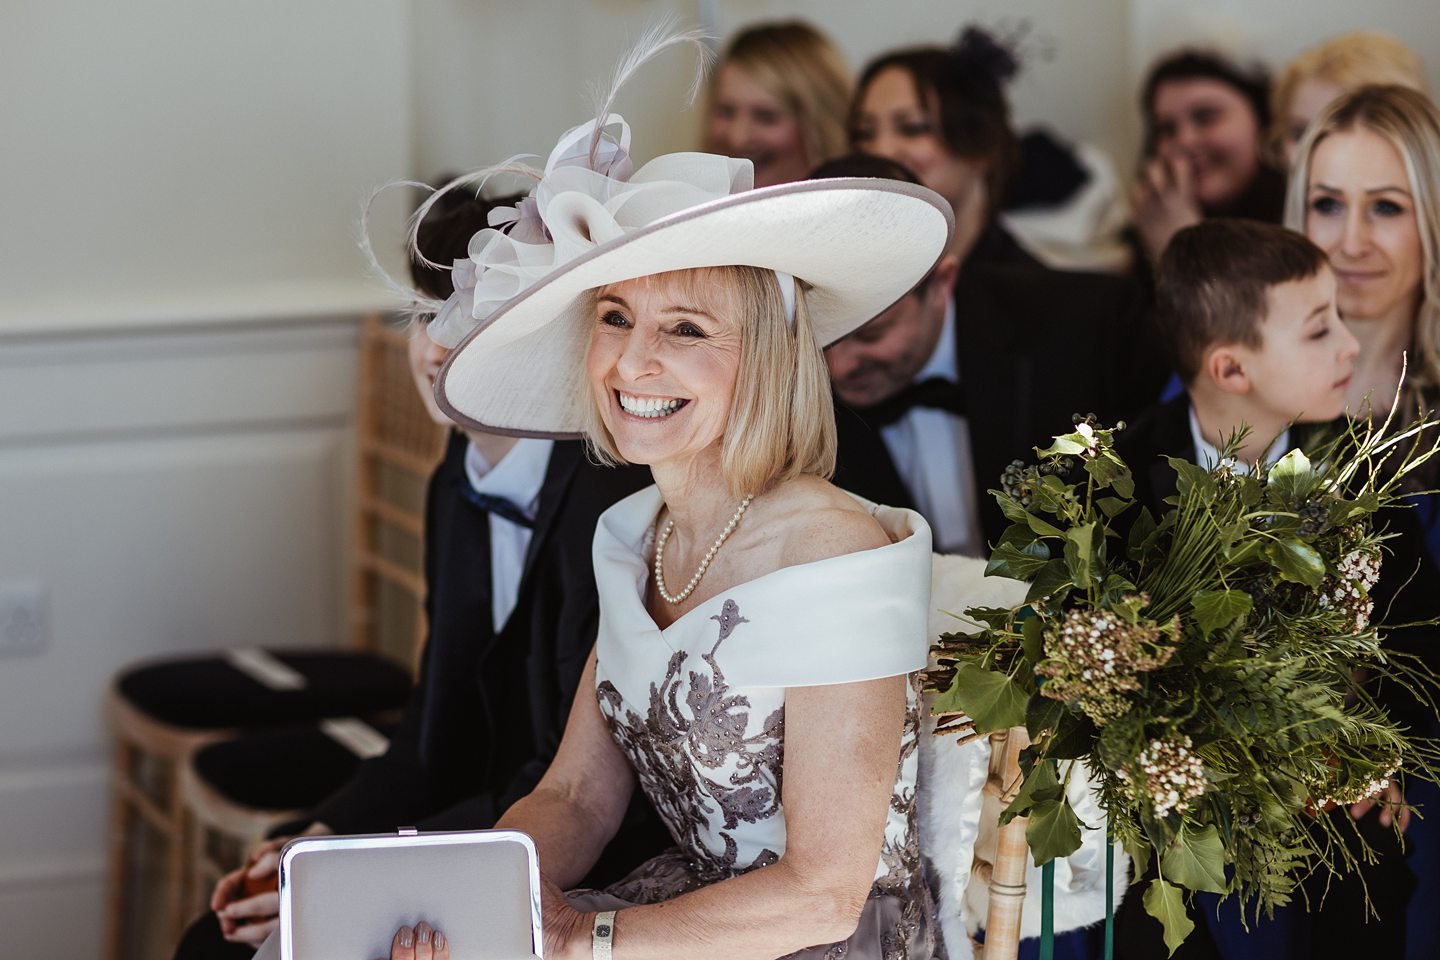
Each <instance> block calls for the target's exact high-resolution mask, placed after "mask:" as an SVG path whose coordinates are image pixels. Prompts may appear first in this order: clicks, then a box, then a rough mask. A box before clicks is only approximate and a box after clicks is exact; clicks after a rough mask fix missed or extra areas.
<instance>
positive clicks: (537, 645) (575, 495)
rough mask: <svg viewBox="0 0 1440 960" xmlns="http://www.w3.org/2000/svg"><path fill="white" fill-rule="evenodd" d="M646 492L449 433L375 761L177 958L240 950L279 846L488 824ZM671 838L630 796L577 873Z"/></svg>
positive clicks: (415, 366)
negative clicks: (602, 523)
mask: <svg viewBox="0 0 1440 960" xmlns="http://www.w3.org/2000/svg"><path fill="white" fill-rule="evenodd" d="M505 202H506V201H504V200H500V201H483V200H479V199H476V198H474V197H473V196H469V195H467V194H466V193H465V192H464V191H456V192H455V193H454V194H453V195H451V196H450V198H449V199H448V201H447V202H446V203H443V204H441V205H440V206H439V207H437V209H436V210H434V211H432V212H431V214H430V215H429V216H427V217H426V220H425V221H424V223H422V225H421V227H420V230H419V235H418V238H417V242H418V246H419V248H420V250H421V252H422V253H423V254H424V256H425V257H426V259H428V260H430V261H433V262H436V263H446V264H448V263H450V262H452V261H453V260H455V259H457V258H463V257H465V256H467V255H468V253H467V247H468V244H469V241H470V237H471V236H472V235H473V234H474V233H475V232H476V231H478V230H481V229H483V228H484V227H485V226H486V224H487V214H488V213H489V210H490V209H491V208H492V207H494V206H496V205H497V204H499V205H503V204H504V203H505ZM411 272H412V275H413V278H414V281H415V283H416V286H417V287H418V288H419V289H420V290H421V291H422V292H423V293H425V294H426V295H428V296H431V297H434V298H435V299H438V300H443V299H445V298H446V297H447V296H449V295H450V293H451V285H450V271H449V270H448V269H445V270H436V269H433V268H430V267H429V266H428V265H425V264H423V263H420V262H417V261H412V263H411ZM428 320H429V318H428V317H417V318H416V320H415V325H414V326H413V327H412V329H411V333H410V338H411V339H410V366H411V372H412V374H413V375H414V377H415V382H416V387H417V388H418V390H419V392H420V395H421V397H422V399H424V400H425V401H426V406H427V408H428V409H429V410H430V412H431V415H432V417H434V418H435V419H436V420H437V421H440V422H443V423H449V421H448V420H447V419H445V417H444V415H443V414H442V413H441V412H440V411H439V409H438V407H436V406H435V404H434V399H433V391H434V380H435V375H436V374H437V373H438V372H439V369H440V366H441V365H442V364H443V363H444V361H445V359H446V357H447V356H448V354H449V351H448V350H446V349H444V348H443V347H440V346H438V345H436V344H435V343H434V342H433V341H432V340H430V338H429V337H428V336H427V334H426V332H425V327H426V324H427V322H428ZM649 483H650V471H649V470H647V469H644V468H640V467H633V466H625V467H618V468H610V467H600V466H597V465H596V464H594V463H593V462H592V461H591V460H590V459H589V458H588V457H587V456H586V452H585V450H584V448H583V442H582V441H579V440H541V439H532V438H526V439H516V438H513V437H503V436H498V435H492V434H485V433H479V432H474V431H469V432H461V431H459V430H455V431H452V432H451V435H450V439H449V442H448V444H447V448H446V452H445V457H444V459H443V461H442V462H441V463H440V465H439V466H438V467H437V468H436V470H435V473H434V474H433V475H432V477H431V479H430V484H429V488H428V490H427V494H426V504H425V536H424V545H425V580H426V588H427V590H426V594H427V595H426V602H425V607H426V615H427V616H426V620H427V623H428V624H429V637H428V638H427V642H426V645H425V650H424V653H423V656H422V658H421V668H420V677H419V681H418V684H417V686H416V689H415V692H414V694H413V695H412V696H411V699H410V703H409V704H408V705H407V707H406V709H405V713H404V716H403V718H402V719H401V722H400V725H399V728H398V729H397V730H395V731H394V732H393V733H392V735H391V737H390V744H389V748H388V750H386V752H385V753H383V754H381V755H380V756H377V757H374V758H372V759H370V760H366V761H364V762H363V763H361V764H359V766H358V768H357V769H356V770H355V773H354V775H353V776H352V778H351V779H350V781H349V782H348V783H346V784H345V785H344V786H343V787H340V789H338V790H336V791H334V792H332V793H331V794H330V795H329V796H328V797H326V798H325V799H323V800H321V801H320V802H319V803H318V805H317V806H315V807H314V808H313V809H311V810H310V811H309V813H308V815H307V817H306V819H304V820H302V821H300V822H298V823H293V824H287V825H285V826H284V827H282V828H281V829H280V830H279V831H278V832H279V833H280V834H282V835H280V836H277V837H275V838H274V839H272V840H270V841H268V842H267V843H266V844H264V845H263V846H262V847H260V848H259V849H258V850H257V851H256V852H255V853H254V854H252V857H251V860H250V862H249V863H247V864H246V865H245V866H244V867H241V868H240V869H238V870H235V871H233V872H231V873H229V874H227V875H226V876H225V877H223V878H222V879H221V880H220V881H219V883H218V884H217V885H216V887H215V890H214V892H213V893H212V895H211V908H212V910H213V911H214V912H212V913H207V914H205V915H204V916H203V917H201V918H200V919H199V920H198V921H196V922H195V923H194V924H193V925H192V926H191V928H190V929H189V931H187V933H186V935H185V937H184V939H183V940H182V941H181V943H180V946H179V948H178V950H177V953H176V960H246V958H248V957H250V956H252V955H253V954H254V952H255V949H256V947H258V946H259V944H260V943H261V942H262V941H263V940H264V939H265V937H266V936H268V935H269V933H270V932H271V931H272V930H274V929H275V925H276V923H277V922H278V918H277V916H276V914H277V912H278V895H277V878H276V875H275V873H274V870H275V866H276V863H277V862H278V852H279V849H280V848H281V847H282V846H283V845H284V843H285V842H286V841H288V840H289V839H290V838H291V837H292V836H294V835H297V834H298V835H308V836H314V835H326V834H358V833H384V832H391V831H394V830H395V829H397V828H398V827H401V826H417V827H419V828H421V829H429V830H471V829H483V828H488V827H491V826H493V825H494V823H495V821H496V819H497V818H498V817H499V816H500V814H502V813H504V812H505V810H506V809H507V808H508V807H509V806H510V804H511V803H513V802H514V801H515V800H516V799H518V798H519V797H522V796H524V795H525V794H526V793H528V792H529V791H530V790H531V789H532V788H533V787H534V785H535V784H536V783H537V782H539V779H540V777H541V775H542V774H543V773H544V772H545V768H546V767H547V766H548V764H549V762H550V760H551V758H553V756H554V752H555V748H556V747H557V746H558V744H559V741H560V735H561V733H562V732H563V730H564V727H565V721H566V718H567V717H568V715H569V712H570V704H571V702H572V700H573V699H574V697H575V692H576V688H577V686H578V685H579V680H580V674H581V672H582V671H583V669H584V666H585V661H586V658H587V657H588V656H589V653H590V649H591V647H592V646H593V645H594V642H595V635H596V629H597V624H598V617H599V609H598V603H597V598H596V593H595V575H594V570H593V568H592V566H591V540H592V538H593V536H594V532H595V525H596V521H597V519H598V517H599V515H600V514H601V513H602V512H603V511H604V510H605V509H606V508H608V507H609V506H611V505H612V504H614V503H615V502H616V501H618V500H620V499H622V498H624V497H625V496H627V495H629V494H631V493H633V492H635V491H636V490H639V489H640V488H642V487H644V486H646V485H648V484H649ZM304 736H305V735H300V737H301V738H303V737H304ZM308 739H309V741H312V742H313V741H314V740H316V739H323V735H322V734H319V733H315V734H313V735H311V736H309V738H308ZM274 749H290V750H294V749H300V750H305V749H311V747H307V746H306V744H305V741H304V740H303V739H296V740H293V741H292V742H290V743H288V744H280V743H279V741H276V740H270V739H266V740H257V741H256V750H257V752H260V753H263V752H264V751H269V750H274ZM265 760H266V757H264V756H263V755H261V756H257V757H256V758H255V762H254V763H253V764H252V765H251V766H253V767H254V768H255V769H249V770H246V771H237V772H235V775H236V776H241V777H244V776H263V775H265V774H264V770H265ZM637 796H638V793H637ZM669 842H670V841H669V837H668V835H667V834H666V833H665V830H664V827H663V826H661V825H660V823H659V821H658V819H657V818H656V817H655V815H654V814H653V812H651V811H650V810H649V807H648V803H647V802H646V801H644V800H643V798H642V799H640V800H639V801H638V802H636V803H634V804H632V809H631V814H630V815H629V816H628V817H627V819H626V824H625V826H624V827H622V829H621V832H620V834H619V835H618V836H617V837H616V838H615V840H613V841H612V842H611V844H610V846H609V847H608V848H607V849H606V852H605V855H604V856H603V857H602V859H601V861H600V863H599V864H597V865H596V868H595V873H594V874H592V876H593V877H594V879H596V880H597V881H604V882H608V881H610V880H613V879H616V878H618V877H619V876H622V875H623V874H624V873H625V872H627V871H628V870H629V869H630V868H631V867H633V866H634V865H635V864H637V863H639V862H641V861H642V860H644V859H646V858H647V857H649V856H650V855H652V854H654V853H657V852H659V851H660V850H661V849H662V848H663V847H665V846H667V845H668V844H669Z"/></svg>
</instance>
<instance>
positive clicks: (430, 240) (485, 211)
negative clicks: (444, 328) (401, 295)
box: [410, 187, 520, 300]
mask: <svg viewBox="0 0 1440 960" xmlns="http://www.w3.org/2000/svg"><path fill="white" fill-rule="evenodd" d="M519 199H520V197H519V196H518V195H517V196H505V197H496V198H493V199H489V198H483V197H477V196H476V195H475V193H474V188H466V187H460V188H458V189H455V190H451V191H450V192H449V193H447V194H445V196H443V197H441V198H440V202H439V203H437V204H435V206H434V207H432V208H431V209H430V212H429V213H428V214H427V215H426V217H425V219H424V220H422V221H421V222H420V226H419V228H418V229H417V230H416V231H415V245H416V246H417V247H419V248H420V254H421V256H423V257H425V259H426V260H429V261H430V262H431V263H439V264H443V267H441V268H436V267H432V266H430V264H429V263H423V262H421V261H420V260H418V259H416V258H415V257H413V256H412V257H411V258H410V280H411V282H412V283H414V284H415V289H417V290H419V291H420V292H421V293H423V294H425V295H426V296H427V297H434V298H435V299H436V300H444V299H447V298H448V297H449V296H450V294H452V293H454V292H455V286H454V284H452V283H451V282H450V265H451V264H452V263H454V262H455V261H456V260H461V259H464V258H465V257H467V256H469V252H470V238H471V237H473V236H474V235H475V234H477V233H479V232H480V231H481V230H484V229H485V228H486V227H488V226H489V225H490V223H489V217H490V211H491V210H494V209H496V208H498V207H513V206H514V205H515V204H516V202H517V201H519Z"/></svg>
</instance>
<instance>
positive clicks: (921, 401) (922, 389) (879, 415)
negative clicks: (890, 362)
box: [855, 377, 965, 427]
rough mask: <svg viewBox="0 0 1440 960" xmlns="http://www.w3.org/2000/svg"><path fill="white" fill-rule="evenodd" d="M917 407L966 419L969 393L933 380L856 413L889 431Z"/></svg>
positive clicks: (957, 385) (946, 381)
mask: <svg viewBox="0 0 1440 960" xmlns="http://www.w3.org/2000/svg"><path fill="white" fill-rule="evenodd" d="M916 407H929V408H930V409H932V410H945V411H947V412H949V413H953V414H955V415H956V416H957V417H961V416H964V415H965V393H964V391H962V390H961V389H960V384H958V383H956V382H955V381H953V380H946V379H945V378H943V377H931V378H930V379H929V380H922V381H920V382H919V383H912V384H910V386H908V387H906V388H905V389H904V390H901V391H900V392H899V393H897V394H895V396H893V397H891V398H890V399H889V400H882V401H881V402H879V403H877V404H876V405H875V406H873V407H866V408H865V409H864V410H857V411H855V412H856V413H858V414H860V418H861V419H862V420H864V421H865V422H866V423H868V424H870V426H872V427H888V426H889V425H890V424H892V423H894V422H895V421H897V420H899V419H900V418H901V417H903V416H905V414H907V413H909V412H910V411H911V410H913V409H915V408H916Z"/></svg>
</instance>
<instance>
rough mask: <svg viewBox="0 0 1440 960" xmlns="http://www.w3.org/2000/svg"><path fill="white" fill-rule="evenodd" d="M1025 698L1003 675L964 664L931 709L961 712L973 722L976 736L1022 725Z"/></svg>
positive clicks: (974, 665) (937, 711) (970, 664)
mask: <svg viewBox="0 0 1440 960" xmlns="http://www.w3.org/2000/svg"><path fill="white" fill-rule="evenodd" d="M1027 699H1029V698H1028V697H1027V696H1026V694H1025V691H1024V690H1023V689H1022V688H1021V687H1020V685H1019V684H1018V683H1016V682H1015V681H1014V680H1011V679H1010V678H1009V677H1007V676H1005V674H1003V673H997V672H995V671H994V670H986V669H985V668H984V667H981V666H979V665H977V664H974V663H968V662H967V663H962V664H960V665H959V666H958V667H956V668H955V679H954V680H953V681H952V682H951V684H950V689H948V690H946V691H945V692H944V693H942V694H940V695H939V696H937V697H936V698H935V704H934V706H933V707H932V708H931V709H932V711H933V712H935V713H937V714H941V713H963V714H965V715H966V716H968V717H969V718H970V719H971V720H974V721H975V732H976V733H993V732H994V731H996V730H1008V729H1009V728H1010V727H1016V726H1019V725H1020V724H1022V723H1024V722H1025V701H1026V700H1027Z"/></svg>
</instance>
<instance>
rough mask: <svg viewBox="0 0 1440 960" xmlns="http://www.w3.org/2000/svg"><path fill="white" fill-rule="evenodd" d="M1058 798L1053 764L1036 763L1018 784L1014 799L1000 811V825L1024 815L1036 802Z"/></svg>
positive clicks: (1058, 786)
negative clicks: (1018, 787)
mask: <svg viewBox="0 0 1440 960" xmlns="http://www.w3.org/2000/svg"><path fill="white" fill-rule="evenodd" d="M1059 799H1060V781H1059V779H1058V778H1057V777H1056V776H1055V764H1053V763H1038V764H1036V765H1035V768H1034V769H1033V770H1031V771H1030V775H1029V776H1028V777H1026V778H1025V782H1024V783H1022V784H1021V785H1020V789H1019V790H1018V791H1017V792H1016V794H1015V799H1014V800H1012V801H1010V805H1009V806H1008V807H1006V808H1005V809H1004V810H1002V811H1001V812H1000V826H1002V827H1003V826H1005V824H1007V823H1009V822H1010V821H1011V820H1014V819H1015V818H1016V817H1023V816H1025V815H1026V814H1027V813H1029V812H1030V810H1031V809H1033V808H1034V807H1035V805H1036V804H1039V803H1042V802H1044V801H1046V800H1059Z"/></svg>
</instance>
